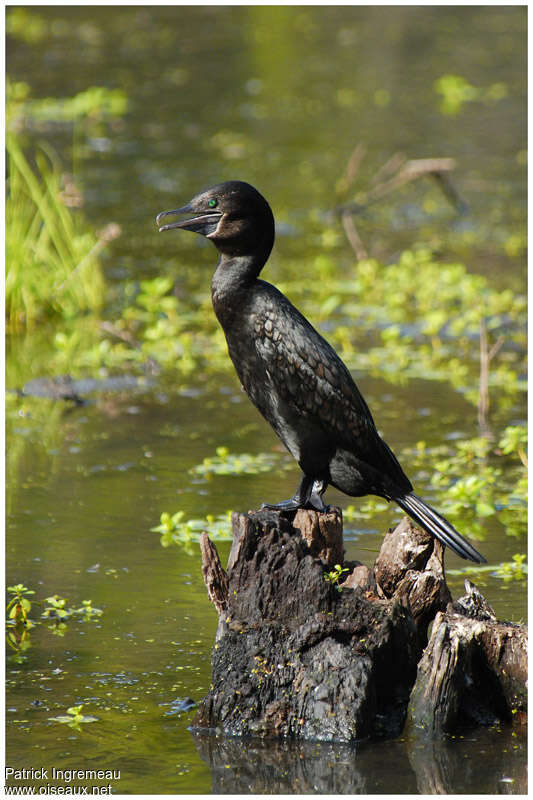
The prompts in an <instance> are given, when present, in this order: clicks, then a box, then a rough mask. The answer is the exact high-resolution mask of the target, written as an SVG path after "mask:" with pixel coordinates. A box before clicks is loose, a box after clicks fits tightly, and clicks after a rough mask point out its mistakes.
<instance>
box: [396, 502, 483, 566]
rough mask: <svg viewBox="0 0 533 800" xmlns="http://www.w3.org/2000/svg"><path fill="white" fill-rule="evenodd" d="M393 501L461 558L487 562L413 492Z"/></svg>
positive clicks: (478, 562)
mask: <svg viewBox="0 0 533 800" xmlns="http://www.w3.org/2000/svg"><path fill="white" fill-rule="evenodd" d="M393 500H394V501H395V502H396V503H398V505H399V506H400V507H401V508H403V510H404V511H405V512H406V513H407V514H409V516H410V517H411V518H412V519H413V520H414V521H415V522H417V523H418V524H419V525H421V526H422V527H423V528H424V530H426V531H427V532H428V533H431V534H432V535H433V536H435V537H436V538H437V539H439V540H440V541H441V542H442V543H443V544H445V545H447V546H448V547H450V548H451V549H452V550H453V551H454V552H455V553H457V555H459V556H461V558H466V559H468V560H469V561H475V562H476V564H482V563H485V562H486V558H484V557H483V556H482V555H481V553H478V551H477V550H475V549H474V548H473V547H472V545H471V544H469V542H467V541H466V539H465V538H463V537H462V536H461V534H460V533H459V532H458V531H456V530H455V528H454V527H453V525H450V523H449V522H448V520H446V519H444V517H441V515H440V514H438V513H437V512H436V511H435V509H433V508H431V506H428V504H427V503H425V502H424V501H423V500H422V499H421V498H420V497H417V496H416V494H413V493H412V492H411V493H409V494H406V495H404V496H403V497H394V498H393Z"/></svg>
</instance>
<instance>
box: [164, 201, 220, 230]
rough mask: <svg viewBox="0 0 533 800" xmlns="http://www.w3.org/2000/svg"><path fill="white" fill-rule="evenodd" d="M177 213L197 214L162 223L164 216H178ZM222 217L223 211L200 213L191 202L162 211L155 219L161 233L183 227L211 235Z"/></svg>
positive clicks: (183, 228)
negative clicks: (192, 206)
mask: <svg viewBox="0 0 533 800" xmlns="http://www.w3.org/2000/svg"><path fill="white" fill-rule="evenodd" d="M177 214H196V216H194V217H189V219H182V220H178V222H170V223H169V224H168V225H161V220H162V219H163V217H170V216H176V215H177ZM221 218H222V213H221V212H220V211H205V212H202V213H201V214H198V211H197V210H195V209H193V208H191V204H190V203H189V204H187V205H186V206H183V207H182V208H176V209H175V211H162V212H161V213H160V214H158V215H157V217H156V218H155V221H156V224H157V225H158V226H159V233H161V232H162V231H169V230H171V229H172V228H181V229H182V230H184V231H193V233H201V234H202V235H203V236H209V235H210V234H211V233H214V232H215V231H216V229H217V226H218V223H219V221H220V219H221Z"/></svg>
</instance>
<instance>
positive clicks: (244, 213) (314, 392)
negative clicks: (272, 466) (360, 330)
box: [157, 181, 485, 563]
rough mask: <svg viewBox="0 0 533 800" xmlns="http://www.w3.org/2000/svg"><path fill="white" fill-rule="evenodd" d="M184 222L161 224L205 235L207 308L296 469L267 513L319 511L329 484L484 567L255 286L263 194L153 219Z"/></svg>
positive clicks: (328, 367) (266, 221)
mask: <svg viewBox="0 0 533 800" xmlns="http://www.w3.org/2000/svg"><path fill="white" fill-rule="evenodd" d="M175 214H188V218H187V219H184V220H181V221H178V222H173V223H170V224H166V225H162V226H161V227H160V230H168V229H170V228H182V229H185V230H191V231H194V232H196V233H201V234H203V235H204V236H206V237H207V238H208V239H210V240H211V241H212V242H213V244H214V245H215V247H216V248H217V250H218V251H219V253H220V258H219V261H218V264H217V268H216V271H215V274H214V276H213V280H212V284H211V291H212V299H213V307H214V310H215V314H216V315H217V317H218V320H219V322H220V324H221V325H222V328H223V329H224V333H225V334H226V340H227V343H228V351H229V355H230V357H231V360H232V361H233V364H234V365H235V369H236V370H237V374H238V375H239V378H240V380H241V383H242V385H243V387H244V389H245V391H246V393H247V394H248V396H249V397H250V399H251V400H252V402H253V403H254V404H255V405H256V406H257V408H258V409H259V411H260V412H261V414H263V416H264V417H265V419H266V420H268V422H269V423H270V424H271V425H272V427H273V428H274V430H275V431H276V433H277V435H278V436H279V438H280V439H281V440H282V442H283V443H284V444H285V446H286V447H287V449H288V450H289V451H290V452H291V453H292V455H293V456H294V458H295V459H296V461H297V462H298V464H299V465H300V467H301V469H302V472H303V476H302V480H301V482H300V486H299V487H298V490H297V492H296V494H295V495H294V497H292V498H291V499H290V500H286V501H283V502H281V503H277V504H275V505H270V507H271V508H279V509H286V510H290V509H295V508H298V507H300V506H311V507H314V508H317V509H319V510H322V509H324V507H325V506H324V504H323V501H322V495H323V493H324V491H325V490H326V487H327V486H328V484H331V485H332V486H335V487H336V488H337V489H340V490H341V491H342V492H345V493H346V494H348V495H352V496H355V497H359V496H362V495H367V494H374V495H378V496H379V497H384V498H386V499H387V500H395V501H396V502H397V503H398V505H399V506H401V508H403V510H404V511H406V512H407V514H409V516H411V517H412V518H413V519H414V520H415V521H416V522H417V523H418V524H419V525H421V526H422V527H423V528H425V529H426V530H427V531H429V532H430V533H431V534H432V535H433V536H436V537H437V538H438V539H440V540H441V542H443V543H444V544H446V545H448V547H451V548H452V550H454V551H455V552H456V553H458V554H459V555H460V556H462V557H463V558H467V559H470V560H471V561H475V562H478V563H479V562H482V561H485V559H484V558H483V556H482V555H480V554H479V553H478V552H477V550H475V549H474V548H473V547H472V546H471V545H470V544H469V543H468V542H467V541H466V540H465V539H464V538H463V537H462V536H461V535H460V534H459V533H458V532H457V531H456V530H455V528H453V527H452V525H450V523H449V522H447V520H445V519H444V518H443V517H441V516H440V514H437V512H436V511H434V510H433V509H432V508H431V507H430V506H428V505H427V504H426V503H425V502H424V501H423V500H421V499H420V498H419V497H417V495H415V494H414V493H413V487H412V485H411V482H410V481H409V478H407V476H406V475H405V473H404V472H403V470H402V468H401V466H400V464H399V463H398V461H397V459H396V456H395V455H394V453H393V452H392V450H391V449H390V448H389V446H388V445H387V444H386V443H385V442H384V441H383V439H382V438H381V437H380V435H379V433H378V432H377V430H376V427H375V425H374V421H373V419H372V415H371V413H370V410H369V408H368V406H367V404H366V403H365V401H364V399H363V397H362V396H361V394H360V392H359V390H358V388H357V386H356V385H355V383H354V380H353V378H352V377H351V375H350V373H349V372H348V369H347V368H346V366H345V365H344V364H343V362H342V361H341V359H340V358H339V356H338V355H337V354H336V352H335V351H334V350H333V348H332V347H331V346H330V345H329V344H328V342H327V341H326V340H325V339H324V338H323V337H322V336H321V335H320V334H319V333H318V332H317V331H316V330H315V329H314V328H313V327H312V325H311V324H310V323H309V322H308V321H307V320H306V319H305V317H304V316H303V315H302V314H300V312H299V311H298V310H297V309H296V308H295V307H294V306H293V305H292V304H291V303H290V302H289V300H287V298H286V297H285V296H284V295H283V294H281V292H279V291H278V289H276V288H275V286H272V285H271V284H269V283H266V282H265V281H262V280H260V279H259V278H258V276H259V273H260V272H261V269H262V268H263V266H264V265H265V263H266V261H267V259H268V257H269V255H270V251H271V249H272V246H273V244H274V217H273V215H272V211H271V209H270V206H269V205H268V203H267V202H266V200H265V199H264V198H263V197H262V196H261V195H260V194H259V192H258V191H257V190H256V189H254V188H253V186H250V185H249V184H247V183H243V182H242V181H228V182H227V183H221V184H219V185H217V186H213V187H212V188H211V189H207V190H206V191H204V192H201V193H200V194H198V195H196V196H195V197H194V198H193V199H192V200H191V202H190V203H189V204H188V205H186V206H183V208H179V209H176V211H165V212H162V213H161V214H159V215H158V217H157V223H158V224H159V225H161V221H162V219H163V218H164V217H166V216H170V215H175Z"/></svg>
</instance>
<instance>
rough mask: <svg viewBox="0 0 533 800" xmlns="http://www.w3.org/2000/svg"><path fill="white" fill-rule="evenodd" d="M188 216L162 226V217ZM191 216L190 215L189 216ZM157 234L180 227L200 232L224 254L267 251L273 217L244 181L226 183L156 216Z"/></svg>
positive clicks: (249, 253)
mask: <svg viewBox="0 0 533 800" xmlns="http://www.w3.org/2000/svg"><path fill="white" fill-rule="evenodd" d="M176 214H188V215H189V216H188V218H187V219H183V220H180V221H178V222H171V223H169V224H167V225H161V221H162V220H163V218H164V217H167V216H174V215H176ZM191 214H192V215H193V216H190V215H191ZM156 223H157V224H158V225H159V226H160V227H159V231H160V232H161V231H168V230H171V229H172V228H181V229H182V230H186V231H193V232H194V233H201V234H202V235H203V236H206V237H207V238H208V239H210V240H211V241H212V242H213V244H214V245H215V246H216V248H217V249H218V250H219V251H220V252H221V253H224V254H225V255H229V256H238V255H251V254H254V253H257V252H258V251H261V252H264V251H265V250H267V251H268V252H267V254H266V255H267V257H268V253H269V252H270V250H271V248H272V245H273V243H274V217H273V215H272V211H271V209H270V206H269V205H268V203H267V201H266V200H265V198H264V197H263V196H262V195H260V194H259V192H258V191H257V189H254V187H253V186H250V184H249V183H244V182H243V181H227V182H226V183H219V184H217V186H212V187H211V188H210V189H206V190H205V191H204V192H200V194H197V195H196V196H195V197H193V199H192V200H191V201H190V203H187V205H186V206H183V207H182V208H177V209H176V210H175V211H162V212H161V214H158V215H157V217H156Z"/></svg>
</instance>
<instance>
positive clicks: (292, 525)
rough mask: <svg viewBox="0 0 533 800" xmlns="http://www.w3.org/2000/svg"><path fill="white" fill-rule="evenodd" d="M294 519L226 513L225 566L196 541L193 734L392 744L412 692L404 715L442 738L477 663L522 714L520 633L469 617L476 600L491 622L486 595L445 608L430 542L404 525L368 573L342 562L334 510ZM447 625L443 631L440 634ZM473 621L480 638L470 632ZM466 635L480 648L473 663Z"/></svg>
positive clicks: (437, 554) (506, 706) (438, 555)
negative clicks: (199, 694)
mask: <svg viewBox="0 0 533 800" xmlns="http://www.w3.org/2000/svg"><path fill="white" fill-rule="evenodd" d="M292 516H293V518H292V519H289V518H288V517H287V516H284V515H283V514H279V513H278V512H275V511H260V512H250V513H249V514H234V515H233V536H234V539H233V545H232V548H231V552H230V556H229V560H228V566H227V571H225V570H224V569H223V568H222V565H221V564H220V561H219V558H218V554H217V552H216V548H215V547H214V545H213V544H212V543H211V542H210V541H209V539H208V537H207V536H206V535H205V534H204V537H203V540H202V563H203V566H202V569H203V573H204V578H205V581H206V585H207V588H208V593H209V597H210V598H211V600H212V601H213V603H214V604H215V607H216V608H217V611H218V613H219V626H218V630H217V636H216V642H215V647H214V649H213V678H212V688H211V690H210V692H209V694H208V695H207V696H206V697H205V698H204V699H203V701H202V702H201V704H200V706H199V710H198V712H197V714H196V717H195V719H194V721H193V728H196V729H209V730H214V731H217V732H219V733H224V734H229V735H256V736H273V737H286V736H289V737H292V738H295V739H313V740H320V741H338V742H353V741H355V740H360V739H363V738H367V737H372V738H374V737H377V736H394V735H398V734H399V733H400V732H401V730H402V728H403V725H404V722H405V719H406V714H407V708H408V703H409V697H410V695H411V690H412V689H413V685H414V690H413V694H412V696H411V703H410V706H409V711H410V719H411V721H412V723H414V726H415V728H416V729H418V728H419V727H420V726H423V730H424V731H431V733H432V735H438V734H440V733H442V732H444V731H448V730H452V729H454V726H457V725H458V724H459V723H460V722H461V721H463V709H464V704H465V702H466V700H467V699H468V698H469V697H473V694H472V693H470V694H469V693H468V692H467V691H466V690H465V687H466V683H465V680H466V679H465V677H464V675H462V670H464V669H465V664H466V665H467V670H466V672H465V673H464V674H465V675H467V676H468V678H469V679H470V678H472V679H478V677H479V674H480V673H479V672H478V671H476V670H478V666H479V665H480V664H481V663H483V669H484V670H485V672H484V673H483V674H484V676H485V678H486V680H485V681H484V684H483V685H484V686H487V685H488V684H489V683H490V681H492V684H491V687H492V688H493V690H494V691H493V692H492V694H493V695H494V697H497V702H496V701H495V703H493V706H494V709H495V710H496V711H495V713H496V712H498V713H499V714H500V717H499V718H500V719H504V718H507V717H508V716H510V714H511V711H512V710H515V709H519V710H521V709H522V707H523V698H524V694H525V688H524V680H523V674H522V672H521V670H522V668H523V666H524V664H525V655H524V652H523V650H522V649H521V643H522V638H520V637H521V636H522V635H523V633H524V631H523V628H521V627H520V631H521V633H520V636H519V635H518V634H517V633H516V631H515V632H514V633H512V634H511V632H510V629H509V627H508V626H507V627H506V630H505V632H503V631H500V629H499V628H498V626H501V625H505V624H504V623H497V622H495V621H494V620H493V619H491V618H489V619H486V620H485V621H481V620H479V619H477V620H474V619H473V618H471V617H467V616H465V613H468V612H469V607H470V606H471V605H472V604H474V605H475V606H476V613H478V614H485V615H487V614H489V616H490V607H488V606H486V604H485V607H483V603H482V602H481V600H483V598H482V597H481V595H479V597H480V598H481V600H480V599H479V598H475V597H474V595H473V594H472V593H471V594H470V595H469V598H467V599H465V601H464V602H465V604H466V605H465V606H464V607H462V606H461V605H460V603H459V605H457V604H456V605H455V606H453V607H452V605H451V604H450V601H451V596H450V593H449V590H448V587H447V586H446V581H445V576H444V569H443V548H442V546H441V545H440V543H439V542H437V541H436V540H435V539H434V538H433V537H431V536H430V535H429V534H426V533H425V532H424V531H421V530H419V529H418V528H416V527H415V526H414V525H413V524H412V523H411V522H410V521H409V520H407V519H404V520H403V521H402V522H401V523H400V525H399V526H398V527H397V528H396V529H395V530H394V531H389V532H388V534H387V535H386V537H385V539H384V542H383V546H382V549H381V552H380V554H379V556H378V559H377V561H376V564H375V568H374V569H373V570H371V569H370V568H368V567H366V566H365V565H363V564H361V563H359V562H347V563H344V559H343V542H342V515H341V512H340V510H339V509H336V508H332V509H330V510H329V511H328V512H327V513H318V512H316V511H303V510H300V511H298V512H297V513H296V514H295V515H292ZM336 565H341V566H342V567H343V569H344V570H346V571H345V572H343V573H342V577H341V578H340V581H335V580H333V581H332V580H331V575H330V580H329V581H328V580H326V574H327V573H329V572H331V571H334V570H335V569H336ZM483 602H484V601H483ZM447 608H448V609H449V611H447V610H446V609H447ZM453 609H455V610H453ZM487 609H488V610H487ZM435 615H437V616H436V617H435ZM448 617H449V618H450V619H448ZM434 618H435V621H434V623H433V632H432V636H431V640H430V642H429V644H428V646H427V648H426V650H425V651H424V647H425V646H426V644H427V629H428V625H429V624H430V623H431V621H432V620H433V619H434ZM452 618H453V625H454V626H455V627H454V628H453V631H454V632H453V633H450V631H451V630H452V629H451V627H450V626H452V621H451V620H452ZM456 618H457V619H456ZM442 620H446V624H447V626H448V627H447V628H446V632H445V633H441V634H439V633H438V631H439V630H440V627H441V621H442ZM465 620H466V622H465ZM472 624H474V625H476V626H478V627H476V628H475V633H473V632H470V633H466V634H465V630H469V625H472ZM479 626H482V629H481V628H480V627H479ZM443 630H444V629H443ZM439 636H440V638H439ZM465 636H466V638H465ZM463 640H464V641H465V642H466V643H467V644H468V642H470V641H472V642H474V641H475V651H474V650H473V651H472V654H471V655H470V656H465V653H467V652H469V651H468V648H467V644H463V643H462V642H463ZM455 641H457V642H458V644H457V646H455V645H454V646H448V645H447V644H446V643H447V642H455ZM439 643H441V644H440V645H439ZM439 647H440V649H439ZM465 648H466V649H465ZM423 651H424V654H423V655H422V653H423ZM481 653H484V654H485V655H484V656H483V658H484V659H485V660H484V661H483V659H482V658H481V655H480V654H481ZM489 654H492V655H489ZM421 657H422V658H421ZM465 658H466V661H465ZM419 662H420V664H419ZM417 665H418V679H417ZM479 668H481V667H479ZM423 670H425V671H423ZM485 673H486V674H485ZM489 675H490V679H489ZM430 677H433V682H431V681H430ZM415 680H416V683H415ZM461 680H462V681H463V683H461ZM496 685H497V686H498V687H500V688H498V689H497V690H496V689H495V688H494V686H496ZM429 686H431V692H429V690H428V687H429ZM428 698H429V699H428ZM443 699H444V701H445V709H443V708H442V702H443ZM431 703H434V704H436V705H434V708H433V710H431ZM478 705H479V704H478ZM486 705H487V704H486V703H485V706H486ZM485 706H484V707H483V709H482V710H481V711H480V714H479V719H482V720H484V721H485V720H488V719H489V717H488V716H487V714H486V713H485ZM489 716H490V715H489ZM490 718H491V719H492V717H490ZM469 719H476V716H475V714H474V713H471V714H470V715H469Z"/></svg>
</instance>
